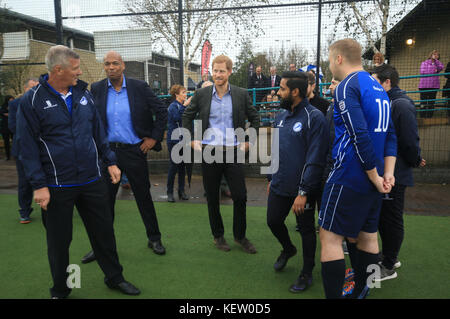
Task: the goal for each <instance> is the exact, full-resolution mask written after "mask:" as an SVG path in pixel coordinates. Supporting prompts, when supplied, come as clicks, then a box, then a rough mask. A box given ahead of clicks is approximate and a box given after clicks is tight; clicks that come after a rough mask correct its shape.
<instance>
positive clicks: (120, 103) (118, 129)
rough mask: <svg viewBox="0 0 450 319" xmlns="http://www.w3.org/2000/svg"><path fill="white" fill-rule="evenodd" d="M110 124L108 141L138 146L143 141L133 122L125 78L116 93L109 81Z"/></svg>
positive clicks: (107, 115) (108, 112)
mask: <svg viewBox="0 0 450 319" xmlns="http://www.w3.org/2000/svg"><path fill="white" fill-rule="evenodd" d="M106 119H107V122H108V141H109V142H117V143H124V144H137V143H139V142H140V141H141V139H140V138H139V137H138V136H137V135H136V132H135V131H134V128H133V123H132V122H131V112H130V103H129V101H128V93H127V84H126V80H125V76H124V77H123V82H122V88H121V89H120V91H116V90H115V89H114V87H113V86H112V84H111V82H110V81H109V79H108V97H107V102H106Z"/></svg>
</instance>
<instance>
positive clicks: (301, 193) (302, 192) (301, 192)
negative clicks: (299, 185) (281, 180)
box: [298, 190, 308, 196]
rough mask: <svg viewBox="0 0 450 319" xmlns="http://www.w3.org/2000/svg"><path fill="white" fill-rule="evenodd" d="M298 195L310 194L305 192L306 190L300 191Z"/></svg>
mask: <svg viewBox="0 0 450 319" xmlns="http://www.w3.org/2000/svg"><path fill="white" fill-rule="evenodd" d="M298 195H300V196H307V195H308V193H307V192H305V191H304V190H299V191H298Z"/></svg>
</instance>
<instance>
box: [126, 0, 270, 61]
mask: <svg viewBox="0 0 450 319" xmlns="http://www.w3.org/2000/svg"><path fill="white" fill-rule="evenodd" d="M122 1H123V3H124V4H125V6H126V8H127V10H128V12H132V13H145V12H158V11H159V12H160V11H175V10H177V9H178V0H139V1H135V0H122ZM183 2H184V8H183V9H184V10H185V12H184V13H183V30H184V32H183V51H184V52H183V53H184V54H183V57H184V68H187V67H188V66H189V64H190V63H191V62H192V60H193V59H194V58H195V57H196V55H197V54H199V49H200V47H201V45H202V44H203V42H204V41H205V39H210V40H211V42H212V44H213V46H214V38H215V37H217V38H219V39H221V40H224V39H225V40H227V41H228V42H229V43H231V42H234V43H235V42H238V41H239V40H240V39H242V38H245V37H246V36H248V35H249V34H251V35H252V36H253V37H256V36H258V34H260V33H261V32H262V29H261V28H260V27H259V24H258V22H257V21H255V19H254V17H255V13H256V10H254V9H249V10H247V9H246V10H238V9H235V10H217V9H224V8H238V7H242V6H250V5H257V4H265V3H268V0H184V1H183ZM195 9H211V11H196V12H193V11H192V10H195ZM131 19H132V21H133V22H135V23H136V24H137V25H139V26H140V27H145V28H148V29H150V30H151V34H152V37H153V39H152V40H153V41H155V43H159V44H160V47H161V48H164V46H166V47H167V46H169V47H170V48H171V50H172V51H173V52H174V53H175V54H176V55H177V56H178V55H179V46H180V35H179V31H178V30H179V28H178V14H177V13H172V14H152V15H150V14H149V15H134V16H131ZM164 51H165V50H164Z"/></svg>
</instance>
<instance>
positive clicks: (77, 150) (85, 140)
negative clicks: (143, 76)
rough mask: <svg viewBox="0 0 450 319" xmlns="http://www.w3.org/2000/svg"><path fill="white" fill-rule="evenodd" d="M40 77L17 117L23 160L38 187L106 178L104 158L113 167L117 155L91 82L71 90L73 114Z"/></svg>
mask: <svg viewBox="0 0 450 319" xmlns="http://www.w3.org/2000/svg"><path fill="white" fill-rule="evenodd" d="M46 79H47V78H46V76H41V78H40V80H39V85H37V86H35V87H34V88H32V89H31V90H29V91H28V92H27V93H26V94H25V95H24V96H23V97H22V98H21V100H20V106H19V110H18V113H17V127H16V132H17V143H18V145H19V148H20V150H21V152H20V154H19V158H20V160H21V161H22V163H23V166H24V169H25V174H26V176H27V178H28V179H29V181H30V183H31V185H32V187H33V189H39V188H42V187H70V186H79V185H83V184H86V183H89V182H92V181H94V180H96V179H99V178H100V177H101V171H100V164H99V160H100V159H101V160H102V161H103V162H104V163H105V164H106V165H108V166H110V165H113V164H115V163H116V156H115V154H114V152H112V151H111V150H110V148H109V144H108V140H107V136H106V130H105V128H104V126H103V124H102V122H101V119H100V117H99V115H98V111H97V109H96V108H95V106H94V101H93V99H92V95H91V93H90V92H89V91H88V90H87V83H85V82H83V81H80V80H78V83H77V85H75V86H74V87H73V88H72V112H71V113H72V114H71V113H69V111H68V109H67V105H66V103H65V101H64V100H63V98H62V97H61V96H60V95H58V94H56V93H55V92H54V91H53V90H52V89H51V88H50V87H49V85H48V83H47V80H46Z"/></svg>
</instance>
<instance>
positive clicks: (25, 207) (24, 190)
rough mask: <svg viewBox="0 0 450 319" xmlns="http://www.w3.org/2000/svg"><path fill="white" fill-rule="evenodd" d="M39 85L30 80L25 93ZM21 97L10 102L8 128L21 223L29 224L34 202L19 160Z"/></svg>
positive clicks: (29, 185) (37, 80) (31, 189)
mask: <svg viewBox="0 0 450 319" xmlns="http://www.w3.org/2000/svg"><path fill="white" fill-rule="evenodd" d="M38 84H39V79H36V78H29V79H27V80H26V81H25V82H24V86H23V89H24V93H26V92H28V91H29V90H30V89H31V88H33V87H34V86H36V85H38ZM21 98H22V96H21V97H18V98H17V99H15V100H12V101H11V102H9V116H8V128H9V130H10V131H11V132H12V134H13V144H12V150H11V154H12V156H14V157H15V158H16V169H17V179H18V184H19V185H18V187H17V199H18V202H19V207H20V210H19V213H20V223H21V224H29V223H30V222H31V218H30V214H31V212H32V211H33V207H31V203H32V200H33V187H32V186H31V184H30V182H29V181H28V179H27V177H26V176H25V171H24V167H23V164H22V161H21V160H20V158H19V150H18V146H17V134H16V115H17V111H18V108H19V104H20V100H21Z"/></svg>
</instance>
